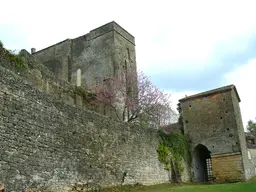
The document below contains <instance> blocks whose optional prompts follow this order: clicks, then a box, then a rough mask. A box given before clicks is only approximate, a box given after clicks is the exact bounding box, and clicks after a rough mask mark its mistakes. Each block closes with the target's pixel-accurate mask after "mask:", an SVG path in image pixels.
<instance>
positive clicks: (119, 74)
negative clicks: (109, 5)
mask: <svg viewBox="0 0 256 192" xmlns="http://www.w3.org/2000/svg"><path fill="white" fill-rule="evenodd" d="M33 56H35V57H36V58H37V59H38V60H39V61H40V62H41V63H43V64H44V65H45V66H47V68H48V69H49V70H50V71H52V72H53V73H54V74H55V75H56V77H57V78H60V79H63V80H66V81H68V82H70V83H71V84H74V85H77V86H83V87H85V88H87V89H91V88H94V87H95V86H99V85H102V84H103V82H104V80H105V79H106V78H109V77H115V78H116V79H118V81H120V82H122V83H123V88H124V89H123V91H127V89H128V87H132V90H133V94H131V95H132V97H136V87H137V83H136V82H134V81H136V80H135V78H133V80H134V81H133V82H129V85H128V81H127V75H128V74H130V75H131V76H133V77H136V74H137V70H136V56H135V40H134V37H133V36H132V35H131V34H130V33H128V32H127V31H126V30H125V29H123V28H122V27H120V26H119V25H118V24H117V23H115V22H114V21H113V22H110V23H108V24H105V25H103V26H101V27H99V28H96V29H94V30H92V31H90V33H88V34H86V35H83V36H80V37H78V38H75V39H67V40H64V41H62V42H59V43H57V44H55V45H52V46H50V47H48V48H45V49H43V50H40V51H37V52H35V53H33ZM123 101H124V99H123ZM123 103H124V102H121V103H119V104H120V105H123Z"/></svg>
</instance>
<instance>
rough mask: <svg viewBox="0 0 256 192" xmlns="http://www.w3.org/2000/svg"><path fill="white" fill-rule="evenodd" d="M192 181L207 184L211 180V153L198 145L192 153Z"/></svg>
mask: <svg viewBox="0 0 256 192" xmlns="http://www.w3.org/2000/svg"><path fill="white" fill-rule="evenodd" d="M193 162H194V163H193V164H194V165H193V169H194V179H195V181H197V182H208V181H211V180H212V179H213V173H212V162H211V152H210V151H209V150H208V149H207V147H206V146H204V145H202V144H199V145H197V146H196V147H195V149H194V151H193Z"/></svg>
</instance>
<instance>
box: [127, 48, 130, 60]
mask: <svg viewBox="0 0 256 192" xmlns="http://www.w3.org/2000/svg"><path fill="white" fill-rule="evenodd" d="M127 58H128V59H131V55H130V50H129V48H127Z"/></svg>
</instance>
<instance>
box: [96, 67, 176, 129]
mask: <svg viewBox="0 0 256 192" xmlns="http://www.w3.org/2000/svg"><path fill="white" fill-rule="evenodd" d="M92 91H93V92H94V93H95V95H96V100H95V101H93V104H96V105H100V106H103V108H108V109H112V111H114V113H115V115H116V116H117V118H118V119H119V120H121V121H126V122H131V121H134V120H136V119H139V120H140V122H146V123H149V124H151V125H155V126H158V125H162V124H168V123H170V120H171V117H172V115H174V111H173V110H172V109H171V106H170V95H169V94H167V93H164V92H163V91H161V90H160V89H158V88H157V87H156V86H155V85H153V84H152V82H151V81H150V79H149V77H148V76H146V75H145V74H144V73H143V72H141V71H140V72H139V73H138V74H136V75H134V73H128V74H126V75H125V77H124V78H123V79H122V78H121V79H117V78H115V77H109V78H105V79H104V80H103V83H102V85H100V86H96V87H95V88H94V89H93V90H92Z"/></svg>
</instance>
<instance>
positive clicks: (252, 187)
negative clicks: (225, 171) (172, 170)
mask: <svg viewBox="0 0 256 192" xmlns="http://www.w3.org/2000/svg"><path fill="white" fill-rule="evenodd" d="M253 191H256V182H247V183H232V184H212V185H210V184H208V185H199V184H198V185H194V184H193V185H192V184H184V185H174V184H169V183H168V184H167V183H166V184H160V185H153V186H140V185H138V186H135V187H129V186H124V187H122V188H111V189H105V190H104V192H253Z"/></svg>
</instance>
